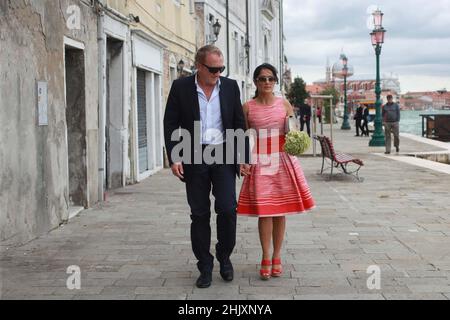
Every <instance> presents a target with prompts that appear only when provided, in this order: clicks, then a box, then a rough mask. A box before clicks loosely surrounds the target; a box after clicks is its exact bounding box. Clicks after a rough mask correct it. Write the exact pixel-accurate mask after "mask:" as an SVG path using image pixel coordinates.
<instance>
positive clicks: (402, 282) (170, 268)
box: [0, 130, 450, 300]
mask: <svg viewBox="0 0 450 320" xmlns="http://www.w3.org/2000/svg"><path fill="white" fill-rule="evenodd" d="M334 135H335V136H334V139H335V146H336V149H337V150H338V151H345V152H348V153H352V154H353V155H355V156H357V157H360V158H361V159H363V160H364V161H365V166H364V167H363V169H362V170H361V176H362V177H364V181H363V182H362V183H361V182H357V181H356V180H355V179H353V178H352V177H349V176H344V175H338V176H336V177H334V178H333V179H331V180H330V179H329V177H328V176H327V175H324V176H321V175H319V174H318V170H319V169H320V166H321V158H313V157H310V156H305V157H302V158H301V164H302V166H303V169H304V171H305V174H306V177H307V180H308V182H309V184H310V186H311V189H312V192H313V195H314V197H315V199H316V202H317V209H316V210H315V211H313V212H311V213H309V214H305V215H301V216H295V217H289V218H288V223H287V235H286V240H285V245H284V249H283V262H284V267H285V270H286V272H285V274H284V276H283V277H282V278H279V279H271V280H270V281H268V282H263V281H261V280H259V277H258V263H259V261H260V258H261V252H260V245H259V240H258V233H257V220H256V219H251V218H241V217H239V220H238V234H237V246H236V250H235V253H234V254H233V256H232V261H233V264H234V267H235V280H234V281H233V282H232V283H225V282H223V280H222V279H221V278H220V276H219V273H218V264H217V262H216V267H215V270H214V275H213V285H212V286H211V288H209V289H197V288H196V287H195V285H194V283H195V280H196V278H197V276H198V272H197V269H196V265H195V264H196V261H195V258H194V256H193V254H192V251H191V245H190V240H189V225H190V219H189V214H188V206H187V202H186V198H185V192H184V185H183V184H182V183H181V182H179V181H178V180H177V179H175V178H173V177H172V176H171V174H170V172H169V171H167V170H164V171H162V172H160V173H158V174H156V175H155V176H153V177H151V178H149V179H147V180H146V181H144V182H143V183H141V184H138V185H135V186H129V187H126V188H124V189H121V190H117V191H116V192H114V194H112V195H111V196H110V197H109V199H108V201H107V202H106V203H103V204H101V205H100V206H98V207H96V208H93V209H89V210H86V211H83V212H82V213H81V214H80V215H79V216H77V217H75V218H74V219H72V220H71V221H70V222H69V223H68V224H66V225H64V226H62V227H60V228H58V229H56V230H54V231H52V232H50V233H48V234H47V235H45V236H42V237H40V238H39V239H36V240H34V241H31V242H29V243H28V244H26V245H23V246H21V247H15V248H12V247H8V246H7V245H6V244H5V243H3V244H2V246H1V250H2V254H1V258H0V262H1V281H0V292H1V295H2V296H1V298H2V299H183V300H184V299H188V300H191V299H200V300H202V299H208V300H211V299H221V300H236V299H243V300H245V299H248V300H254V299H263V300H266V299H283V300H286V299H287V300H294V299H295V300H296V299H448V298H450V279H449V276H450V210H449V209H448V208H450V197H449V193H448V188H449V178H450V177H449V175H446V174H443V173H439V172H436V171H432V170H429V169H426V168H422V167H416V166H413V165H410V164H405V163H402V162H399V161H393V160H392V159H391V158H386V157H382V156H379V155H376V154H374V153H383V152H384V149H383V148H369V147H367V144H368V141H369V140H368V139H369V138H361V137H353V132H343V131H340V130H335V132H334ZM401 149H402V150H401V151H402V152H413V151H432V150H439V149H437V148H436V147H433V146H428V145H425V144H421V143H419V142H416V141H412V140H408V139H406V138H403V139H402V146H401ZM393 157H395V155H394V156H393ZM239 187H240V185H238V188H239ZM214 220H215V219H213V220H212V223H213V225H214V224H215V221H214ZM213 229H214V228H213ZM213 240H215V233H214V234H213ZM212 244H213V245H212V250H213V247H214V244H215V241H213V243H212ZM69 266H78V267H79V268H80V271H81V288H80V289H79V290H77V289H75V290H69V289H68V288H67V280H68V278H69V277H70V276H71V275H70V274H68V273H67V268H68V267H69ZM370 266H377V267H379V268H380V270H381V278H380V279H381V283H380V285H381V287H380V289H379V290H377V289H373V290H370V289H369V288H368V286H367V282H368V279H369V277H371V276H372V274H368V273H367V270H368V268H369V267H370ZM375 275H376V274H375ZM370 283H372V282H370ZM373 283H375V284H376V282H373Z"/></svg>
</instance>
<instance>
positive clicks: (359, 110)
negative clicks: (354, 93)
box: [353, 104, 364, 137]
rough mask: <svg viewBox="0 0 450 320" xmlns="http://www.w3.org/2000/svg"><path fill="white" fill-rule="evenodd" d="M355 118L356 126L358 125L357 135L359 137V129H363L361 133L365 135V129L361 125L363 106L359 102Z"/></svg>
mask: <svg viewBox="0 0 450 320" xmlns="http://www.w3.org/2000/svg"><path fill="white" fill-rule="evenodd" d="M353 120H355V127H356V135H355V137H359V130H362V134H361V135H364V129H363V128H362V126H361V124H362V120H363V108H362V106H361V105H360V104H358V107H357V108H356V111H355V115H354V116H353Z"/></svg>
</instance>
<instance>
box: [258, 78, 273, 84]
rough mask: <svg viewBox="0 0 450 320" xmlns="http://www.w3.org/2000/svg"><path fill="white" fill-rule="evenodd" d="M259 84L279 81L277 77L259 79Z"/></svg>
mask: <svg viewBox="0 0 450 320" xmlns="http://www.w3.org/2000/svg"><path fill="white" fill-rule="evenodd" d="M256 80H258V82H263V83H265V82H270V83H274V82H276V81H277V79H276V78H275V77H258V79H256Z"/></svg>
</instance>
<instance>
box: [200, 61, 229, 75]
mask: <svg viewBox="0 0 450 320" xmlns="http://www.w3.org/2000/svg"><path fill="white" fill-rule="evenodd" d="M202 65H203V66H204V67H205V68H206V69H208V71H209V72H210V73H212V74H216V73H217V72H220V73H222V72H224V71H225V66H224V67H210V66H207V65H206V64H204V63H202Z"/></svg>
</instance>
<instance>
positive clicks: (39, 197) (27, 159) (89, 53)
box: [0, 0, 99, 244]
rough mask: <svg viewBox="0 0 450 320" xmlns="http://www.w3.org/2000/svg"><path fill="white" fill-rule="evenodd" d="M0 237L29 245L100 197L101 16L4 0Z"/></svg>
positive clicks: (74, 2) (61, 2) (84, 6)
mask: <svg viewBox="0 0 450 320" xmlns="http://www.w3.org/2000/svg"><path fill="white" fill-rule="evenodd" d="M0 41H1V44H0V59H1V63H0V92H1V93H0V94H1V97H2V98H1V99H0V208H1V209H0V240H2V241H6V243H8V244H16V243H24V242H26V241H28V240H31V239H33V238H34V237H36V236H38V235H41V234H43V233H45V232H48V231H49V230H51V229H54V228H56V227H58V226H59V225H60V224H61V223H62V222H64V221H67V220H68V219H69V217H70V216H71V215H72V214H73V212H74V211H77V210H79V209H80V208H81V209H82V208H87V207H90V206H92V205H93V204H95V203H97V202H98V201H99V194H98V187H97V185H98V179H99V177H98V172H99V168H98V157H99V154H98V112H97V108H98V72H97V62H98V61H97V57H98V54H97V52H98V46H97V14H96V12H95V7H94V5H93V4H92V3H91V2H90V1H79V0H58V1H56V4H55V1H51V2H50V1H31V2H23V1H1V2H0Z"/></svg>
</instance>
